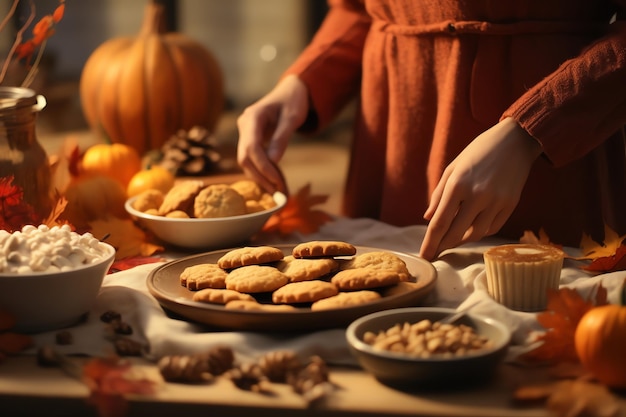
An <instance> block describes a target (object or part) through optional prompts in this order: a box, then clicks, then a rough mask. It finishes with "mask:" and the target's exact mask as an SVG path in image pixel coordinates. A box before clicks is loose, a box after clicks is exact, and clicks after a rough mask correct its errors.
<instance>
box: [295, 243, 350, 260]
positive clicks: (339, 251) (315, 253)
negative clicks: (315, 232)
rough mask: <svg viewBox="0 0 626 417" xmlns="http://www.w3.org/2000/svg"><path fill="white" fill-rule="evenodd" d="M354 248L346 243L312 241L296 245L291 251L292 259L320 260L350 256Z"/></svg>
mask: <svg viewBox="0 0 626 417" xmlns="http://www.w3.org/2000/svg"><path fill="white" fill-rule="evenodd" d="M355 253H356V247H354V246H353V245H351V244H350V243H347V242H341V241H330V240H312V241H310V242H303V243H300V244H298V245H296V246H295V247H294V248H293V250H292V253H291V254H292V255H293V257H294V258H298V259H300V258H321V257H333V256H352V255H354V254H355Z"/></svg>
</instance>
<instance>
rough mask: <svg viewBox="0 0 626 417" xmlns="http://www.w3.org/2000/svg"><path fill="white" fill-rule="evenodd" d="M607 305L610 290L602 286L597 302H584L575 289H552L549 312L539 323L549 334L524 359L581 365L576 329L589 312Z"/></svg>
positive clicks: (539, 339)
mask: <svg viewBox="0 0 626 417" xmlns="http://www.w3.org/2000/svg"><path fill="white" fill-rule="evenodd" d="M590 298H591V296H590ZM604 304H607V291H606V288H604V287H603V286H602V285H601V284H600V285H599V286H598V288H597V290H596V294H595V299H594V300H591V299H588V300H585V299H583V298H582V297H581V296H580V294H579V293H578V292H577V291H576V290H574V289H572V288H566V287H562V288H559V289H558V290H554V289H552V290H548V303H547V307H546V310H545V311H543V312H541V313H539V314H538V315H537V321H538V322H539V324H541V326H543V328H544V329H546V331H545V332H544V333H543V334H541V335H540V336H539V337H538V339H537V341H538V342H540V344H539V345H538V346H537V347H536V348H534V349H532V350H530V351H528V352H526V353H523V354H522V355H521V356H520V359H522V360H523V361H528V362H543V363H548V364H557V363H560V362H578V355H577V354H576V347H575V344H574V334H575V332H576V326H577V325H578V322H579V321H580V319H581V318H582V316H583V315H584V314H585V313H586V312H587V311H589V310H590V309H591V308H593V307H594V306H599V305H604Z"/></svg>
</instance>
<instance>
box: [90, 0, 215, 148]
mask: <svg viewBox="0 0 626 417" xmlns="http://www.w3.org/2000/svg"><path fill="white" fill-rule="evenodd" d="M163 14H164V9H163V5H160V4H158V2H157V1H156V0H151V1H150V2H148V4H147V5H146V9H145V15H144V20H143V24H142V26H141V29H140V31H139V33H138V35H137V36H134V37H131V36H125V37H118V38H113V39H110V40H108V41H106V42H104V43H103V44H102V45H100V46H99V47H98V48H96V49H95V50H94V51H93V53H92V54H91V56H90V57H89V58H88V59H87V62H85V65H84V67H83V71H82V74H81V78H80V96H81V105H82V110H83V113H84V114H85V118H86V120H87V122H88V123H89V125H90V126H91V128H92V130H94V131H96V132H98V133H100V132H104V133H105V134H106V136H107V137H109V138H110V139H111V141H112V142H117V143H126V144H128V145H131V146H132V147H134V148H135V149H137V151H138V152H139V153H140V154H144V153H145V152H147V151H150V150H152V149H159V148H160V147H161V145H163V143H164V142H165V141H166V140H167V139H169V138H170V136H171V135H173V134H175V133H176V132H177V131H178V130H179V129H184V130H188V129H191V128H192V127H193V126H195V125H200V126H204V127H206V128H207V129H209V130H210V131H213V130H214V129H215V126H216V125H217V121H218V118H219V116H220V115H221V113H222V110H223V107H224V81H223V75H222V71H221V68H220V66H219V64H218V62H217V60H216V59H215V57H214V56H213V54H211V53H210V51H209V50H208V49H207V48H205V47H204V46H203V45H202V44H201V43H199V42H197V41H195V40H193V39H191V38H190V37H188V36H185V35H184V34H182V33H177V32H167V33H166V31H165V20H164V16H163Z"/></svg>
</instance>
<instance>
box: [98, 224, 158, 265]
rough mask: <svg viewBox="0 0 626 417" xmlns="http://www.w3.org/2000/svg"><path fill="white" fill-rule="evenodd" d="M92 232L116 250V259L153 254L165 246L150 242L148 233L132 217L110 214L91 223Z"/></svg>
mask: <svg viewBox="0 0 626 417" xmlns="http://www.w3.org/2000/svg"><path fill="white" fill-rule="evenodd" d="M89 227H90V230H91V234H92V235H94V236H96V237H98V238H100V239H102V238H103V237H105V236H107V238H106V242H107V243H108V244H110V245H111V246H113V247H114V248H115V250H116V253H115V259H116V260H120V259H125V258H132V257H135V256H151V255H153V254H155V253H156V252H159V251H162V250H164V248H163V246H159V245H155V244H153V243H150V242H148V240H147V238H146V234H145V232H144V231H143V230H141V229H140V228H139V227H137V226H135V224H134V223H133V221H132V220H130V219H120V218H118V217H114V216H110V217H108V218H105V219H98V220H94V221H93V222H91V223H89Z"/></svg>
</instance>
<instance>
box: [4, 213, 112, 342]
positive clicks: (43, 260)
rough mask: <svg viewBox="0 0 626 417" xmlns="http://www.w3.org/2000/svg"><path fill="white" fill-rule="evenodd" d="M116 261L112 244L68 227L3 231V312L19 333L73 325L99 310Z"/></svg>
mask: <svg viewBox="0 0 626 417" xmlns="http://www.w3.org/2000/svg"><path fill="white" fill-rule="evenodd" d="M114 258H115V249H114V248H113V247H112V246H111V245H109V244H107V243H104V242H101V241H99V240H98V239H96V238H95V237H94V236H92V235H91V234H90V233H84V234H79V233H76V232H73V231H72V230H71V229H70V227H69V226H67V225H64V226H54V227H48V226H46V225H39V226H34V225H28V226H24V227H23V228H22V229H21V230H18V231H14V232H11V233H10V232H7V231H5V230H0V309H1V310H2V311H3V312H5V313H7V314H9V315H10V316H11V317H13V318H14V319H15V324H14V326H13V329H14V330H15V331H19V332H24V333H39V332H44V331H50V330H54V329H59V328H62V327H66V326H70V325H73V324H75V323H76V322H78V321H80V320H81V318H82V317H84V316H85V315H86V313H88V312H89V311H90V310H91V308H92V307H93V305H94V303H95V301H96V297H97V295H98V292H99V291H100V287H101V285H102V281H103V279H104V277H105V275H106V274H107V273H108V270H109V268H110V267H111V264H112V263H113V260H114Z"/></svg>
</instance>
